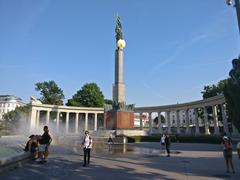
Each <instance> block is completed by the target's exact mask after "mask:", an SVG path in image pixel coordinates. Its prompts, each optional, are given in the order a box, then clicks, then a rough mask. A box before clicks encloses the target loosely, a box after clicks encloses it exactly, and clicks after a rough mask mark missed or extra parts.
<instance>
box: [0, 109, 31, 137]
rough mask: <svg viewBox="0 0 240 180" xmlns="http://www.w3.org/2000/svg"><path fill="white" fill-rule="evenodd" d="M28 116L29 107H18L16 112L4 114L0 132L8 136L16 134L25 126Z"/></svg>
mask: <svg viewBox="0 0 240 180" xmlns="http://www.w3.org/2000/svg"><path fill="white" fill-rule="evenodd" d="M28 114H29V107H28V106H21V107H16V109H15V110H14V111H10V112H8V113H6V114H4V115H3V120H2V121H1V122H0V131H5V133H7V134H12V133H16V132H17V130H18V129H19V127H20V126H22V125H24V126H25V123H26V122H27V118H28Z"/></svg>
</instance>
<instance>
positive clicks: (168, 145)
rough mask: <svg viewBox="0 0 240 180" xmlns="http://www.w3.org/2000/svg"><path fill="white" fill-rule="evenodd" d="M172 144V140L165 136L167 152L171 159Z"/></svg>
mask: <svg viewBox="0 0 240 180" xmlns="http://www.w3.org/2000/svg"><path fill="white" fill-rule="evenodd" d="M170 144H171V139H170V136H169V135H168V134H167V135H165V146H166V151H167V157H170Z"/></svg>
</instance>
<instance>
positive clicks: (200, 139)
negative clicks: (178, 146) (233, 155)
mask: <svg viewBox="0 0 240 180" xmlns="http://www.w3.org/2000/svg"><path fill="white" fill-rule="evenodd" d="M175 141H177V142H181V143H209V144H220V143H221V142H222V137H221V136H213V135H198V136H187V135H185V136H184V135H180V136H176V139H175Z"/></svg>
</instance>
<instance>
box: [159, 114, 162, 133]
mask: <svg viewBox="0 0 240 180" xmlns="http://www.w3.org/2000/svg"><path fill="white" fill-rule="evenodd" d="M158 131H159V133H160V134H162V133H163V131H162V122H161V112H158Z"/></svg>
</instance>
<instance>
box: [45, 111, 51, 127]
mask: <svg viewBox="0 0 240 180" xmlns="http://www.w3.org/2000/svg"><path fill="white" fill-rule="evenodd" d="M49 121H50V111H47V114H46V124H49Z"/></svg>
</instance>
